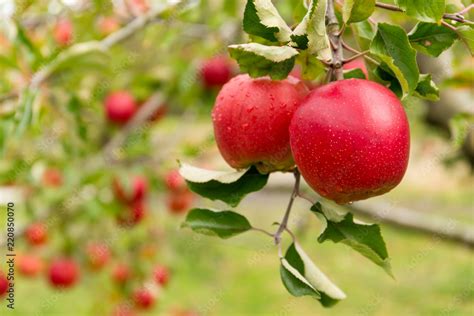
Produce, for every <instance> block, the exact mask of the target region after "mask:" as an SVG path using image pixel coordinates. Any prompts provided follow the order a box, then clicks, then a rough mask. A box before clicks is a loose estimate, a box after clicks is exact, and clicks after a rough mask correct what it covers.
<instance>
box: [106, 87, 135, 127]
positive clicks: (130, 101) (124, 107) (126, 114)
mask: <svg viewBox="0 0 474 316" xmlns="http://www.w3.org/2000/svg"><path fill="white" fill-rule="evenodd" d="M136 111H137V103H136V101H135V98H134V97H133V96H132V95H131V94H130V93H129V92H127V91H115V92H112V93H110V94H109V95H108V96H107V98H106V99H105V114H106V117H107V119H108V120H109V121H110V122H113V123H116V124H125V123H127V122H128V121H129V120H130V119H131V118H132V117H133V115H135V112H136Z"/></svg>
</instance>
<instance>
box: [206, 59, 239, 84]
mask: <svg viewBox="0 0 474 316" xmlns="http://www.w3.org/2000/svg"><path fill="white" fill-rule="evenodd" d="M231 77H232V64H231V61H230V60H229V59H228V58H227V57H225V56H217V57H213V58H211V59H208V60H206V61H205V62H204V63H203V65H202V67H201V79H202V83H203V85H204V86H205V87H206V88H209V89H210V88H215V87H222V85H224V84H225V83H227V82H228V81H229V80H230V78H231Z"/></svg>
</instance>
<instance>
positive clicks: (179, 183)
mask: <svg viewBox="0 0 474 316" xmlns="http://www.w3.org/2000/svg"><path fill="white" fill-rule="evenodd" d="M165 185H166V188H167V189H168V190H170V191H171V192H182V191H185V190H187V186H186V181H185V180H184V178H183V177H182V176H181V175H180V174H179V171H178V170H171V171H170V172H168V173H167V174H166V175H165Z"/></svg>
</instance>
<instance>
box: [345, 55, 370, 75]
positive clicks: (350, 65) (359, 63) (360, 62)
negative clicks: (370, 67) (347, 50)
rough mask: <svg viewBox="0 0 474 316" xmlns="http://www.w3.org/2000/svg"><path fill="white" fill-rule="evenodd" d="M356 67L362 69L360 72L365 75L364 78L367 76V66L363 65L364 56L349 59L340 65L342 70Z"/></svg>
mask: <svg viewBox="0 0 474 316" xmlns="http://www.w3.org/2000/svg"><path fill="white" fill-rule="evenodd" d="M356 68H359V69H360V70H362V72H363V73H364V75H365V79H368V78H369V73H368V71H367V66H366V65H365V62H364V57H360V58H356V59H354V60H351V61H350V62H348V63H346V64H344V65H343V66H342V69H344V70H351V69H356Z"/></svg>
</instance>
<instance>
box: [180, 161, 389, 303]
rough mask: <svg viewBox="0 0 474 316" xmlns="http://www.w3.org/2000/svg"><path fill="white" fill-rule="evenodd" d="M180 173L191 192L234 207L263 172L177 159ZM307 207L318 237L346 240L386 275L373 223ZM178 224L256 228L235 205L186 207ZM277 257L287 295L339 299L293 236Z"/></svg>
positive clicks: (222, 232) (236, 230) (229, 230)
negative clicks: (202, 165) (201, 165)
mask: <svg viewBox="0 0 474 316" xmlns="http://www.w3.org/2000/svg"><path fill="white" fill-rule="evenodd" d="M180 173H181V175H182V176H183V177H184V178H185V179H186V182H187V183H188V187H189V188H190V189H191V190H192V191H194V192H195V193H197V194H199V195H201V196H203V197H205V198H208V199H210V200H220V201H223V202H225V203H226V204H228V205H229V206H230V207H236V206H238V204H239V202H240V201H241V200H242V199H243V198H244V197H245V196H246V195H247V194H249V193H251V192H256V191H259V190H261V189H262V188H263V187H264V186H265V185H266V183H267V180H268V177H269V175H268V174H265V175H264V174H260V173H259V172H258V171H257V170H256V169H255V168H254V167H251V168H249V169H247V170H242V171H211V170H205V169H201V168H197V167H193V166H190V165H187V164H182V166H181V169H180ZM311 212H312V213H314V214H315V215H316V217H317V218H318V219H320V220H321V222H322V223H323V224H324V226H325V228H324V229H323V232H322V233H321V234H320V236H319V237H318V242H320V243H322V242H325V241H333V242H334V243H343V244H346V245H348V246H350V247H351V248H353V249H354V250H356V251H358V252H359V253H360V254H362V255H363V256H365V257H367V258H368V259H370V260H371V261H372V262H374V263H375V264H377V265H379V266H380V267H382V268H383V269H384V270H385V271H386V272H387V273H388V274H389V275H392V273H391V267H390V260H389V257H388V253H387V249H386V246H385V243H384V241H383V238H382V235H381V232H380V228H379V226H378V225H368V224H365V223H362V222H359V221H355V220H354V219H353V217H352V214H350V213H347V212H343V211H337V210H334V209H333V207H332V206H330V205H326V206H323V205H322V204H321V203H319V202H318V203H315V204H314V205H313V206H312V207H311ZM183 227H189V228H190V229H192V230H193V231H195V232H197V233H201V234H206V235H212V236H217V237H220V238H230V237H233V236H236V235H239V234H241V233H244V232H247V231H251V230H259V229H258V228H255V227H253V226H252V225H251V224H250V222H249V221H248V219H247V218H245V217H244V216H243V215H241V214H239V213H237V212H236V211H235V210H215V209H205V208H195V209H192V210H191V211H190V212H189V214H188V215H187V217H186V220H185V222H184V223H183ZM280 261H281V267H280V274H281V279H282V282H283V284H284V286H285V287H286V289H287V290H288V292H289V293H290V294H292V295H294V296H303V295H309V296H311V297H313V298H315V299H317V300H319V301H320V302H321V304H322V305H323V306H331V305H333V304H335V303H337V302H338V301H339V300H341V299H344V298H345V294H344V293H343V292H342V291H341V290H340V289H339V288H338V287H337V286H336V285H334V284H333V283H332V282H331V281H330V280H329V278H328V277H327V276H326V275H325V274H324V273H323V272H321V271H320V270H319V268H317V266H316V265H315V264H314V263H313V262H312V260H311V259H310V258H309V256H308V255H307V254H306V253H305V252H304V250H303V249H302V248H301V246H300V245H299V244H298V243H297V241H296V240H293V243H292V244H291V245H290V247H289V248H288V250H287V252H286V254H285V255H284V256H283V255H282V256H281V257H280Z"/></svg>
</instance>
